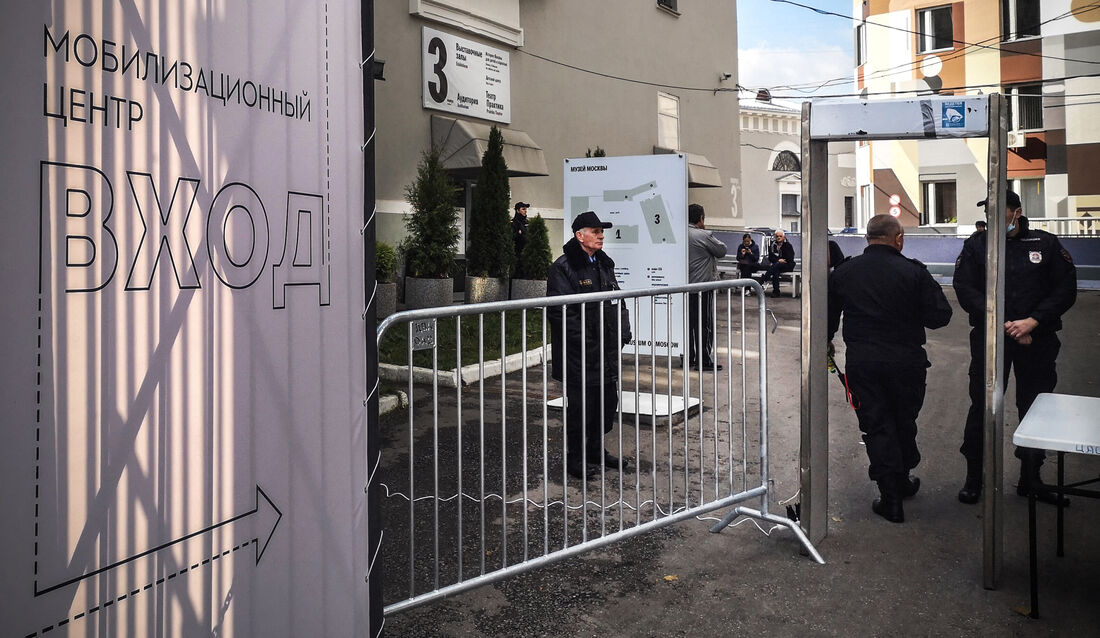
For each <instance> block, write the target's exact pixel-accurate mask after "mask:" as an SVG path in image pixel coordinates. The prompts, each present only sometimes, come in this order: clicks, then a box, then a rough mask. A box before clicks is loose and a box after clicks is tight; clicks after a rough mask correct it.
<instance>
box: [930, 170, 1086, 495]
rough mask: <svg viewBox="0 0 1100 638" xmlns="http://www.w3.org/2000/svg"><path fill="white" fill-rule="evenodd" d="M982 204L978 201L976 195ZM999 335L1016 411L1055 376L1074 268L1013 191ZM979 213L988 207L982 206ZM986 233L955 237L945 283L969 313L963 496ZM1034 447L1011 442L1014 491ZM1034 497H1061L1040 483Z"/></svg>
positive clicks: (1034, 472)
mask: <svg viewBox="0 0 1100 638" xmlns="http://www.w3.org/2000/svg"><path fill="white" fill-rule="evenodd" d="M978 205H979V206H985V205H986V202H985V201H984V200H983V201H980V202H978ZM1005 208H1006V210H1005V227H1006V228H1007V230H1008V236H1007V238H1006V240H1005V252H1004V260H1005V325H1004V327H1005V334H1006V335H1007V337H1008V338H1007V339H1005V346H1004V368H1005V374H1004V382H1005V385H1007V384H1008V372H1009V369H1012V370H1015V375H1016V408H1017V410H1018V411H1019V413H1020V418H1021V419H1022V418H1023V417H1024V415H1025V414H1027V410H1028V408H1030V407H1031V404H1032V402H1033V401H1035V397H1036V396H1038V394H1039V393H1040V392H1052V391H1053V390H1054V386H1055V384H1056V383H1057V382H1058V374H1057V371H1056V369H1055V361H1056V360H1057V358H1058V350H1059V348H1060V347H1061V342H1060V341H1059V340H1058V331H1059V330H1061V328H1062V315H1063V314H1065V312H1066V311H1067V310H1069V309H1070V307H1071V306H1072V305H1073V303H1074V302H1075V301H1076V300H1077V269H1076V267H1075V266H1074V265H1073V258H1071V257H1070V255H1069V253H1068V252H1066V250H1065V249H1064V248H1062V244H1061V243H1060V242H1059V241H1058V238H1057V237H1055V236H1054V235H1052V234H1050V233H1048V232H1045V231H1042V230H1032V229H1030V228H1028V224H1027V218H1026V217H1023V216H1022V212H1023V210H1022V207H1021V205H1020V196H1019V195H1017V194H1016V193H1014V192H1012V191H1008V192H1007V193H1006V194H1005ZM986 214H987V215H988V214H989V211H988V209H987V210H986ZM988 236H989V233H987V232H986V233H976V234H974V235H972V236H970V237H969V238H968V239H967V240H966V242H965V243H964V244H963V249H962V252H961V253H960V254H959V258H958V259H957V260H956V261H955V277H954V281H953V284H952V285H953V286H954V288H955V294H956V295H957V296H958V298H959V305H960V306H962V309H963V310H965V311H966V313H967V314H968V315H970V326H971V328H970V411H969V413H968V414H967V415H966V428H965V430H964V431H963V443H962V447H961V448H959V451H960V452H962V455H963V456H964V457H965V458H966V482H965V483H964V484H963V487H962V489H961V490H959V500H960V501H962V502H963V503H969V504H973V503H977V502H978V501H979V500H980V499H981V496H982V449H983V438H984V436H983V435H984V431H983V426H982V421H983V412H984V409H985V408H984V406H985V324H984V321H985V296H986V290H985V254H986V241H987V238H988ZM1044 456H1045V454H1044V452H1043V451H1042V450H1035V449H1031V448H1016V457H1017V458H1019V459H1020V482H1019V483H1018V484H1017V486H1016V492H1017V494H1020V495H1021V496H1026V495H1027V493H1028V490H1029V489H1030V484H1031V482H1032V481H1039V468H1040V466H1042V464H1043V457H1044ZM1038 498H1039V500H1040V501H1043V502H1045V503H1057V502H1058V499H1059V498H1062V499H1063V503H1068V499H1065V497H1059V496H1058V495H1057V494H1055V493H1053V492H1049V491H1046V490H1043V491H1041V492H1039V495H1038Z"/></svg>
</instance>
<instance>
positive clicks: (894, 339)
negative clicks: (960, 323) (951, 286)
mask: <svg viewBox="0 0 1100 638" xmlns="http://www.w3.org/2000/svg"><path fill="white" fill-rule="evenodd" d="M842 311H843V314H844V343H845V345H846V346H847V350H846V352H845V361H846V362H847V363H848V364H852V363H863V362H895V363H899V364H906V363H908V364H923V365H928V356H927V354H926V353H925V352H924V339H925V335H924V329H925V328H932V329H935V328H940V327H943V326H946V325H947V323H948V322H949V321H951V304H949V303H948V302H947V297H945V296H944V294H943V290H942V289H941V288H940V285H939V284H938V283H936V280H935V279H933V278H932V275H931V274H930V273H929V272H928V269H927V268H925V266H924V264H922V263H921V262H919V261H917V260H916V259H908V258H906V257H905V256H904V255H902V254H901V253H900V252H898V250H897V249H896V248H894V247H893V246H886V245H883V244H871V245H869V246H867V248H865V249H864V251H863V254H862V255H858V256H856V257H852V258H851V259H847V260H845V261H843V262H842V263H840V264H839V265H838V266H837V267H836V268H835V269H833V272H832V273H831V274H830V275H829V339H830V340H831V339H832V338H833V335H835V334H836V331H837V329H838V328H839V326H840V315H841V312H842Z"/></svg>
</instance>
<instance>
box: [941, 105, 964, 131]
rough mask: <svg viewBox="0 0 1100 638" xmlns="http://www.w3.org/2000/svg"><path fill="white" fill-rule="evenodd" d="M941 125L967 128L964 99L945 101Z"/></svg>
mask: <svg viewBox="0 0 1100 638" xmlns="http://www.w3.org/2000/svg"><path fill="white" fill-rule="evenodd" d="M940 127H941V128H965V127H966V104H965V103H964V102H962V101H952V102H944V103H943V119H942V120H941V121H940Z"/></svg>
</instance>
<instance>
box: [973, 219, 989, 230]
mask: <svg viewBox="0 0 1100 638" xmlns="http://www.w3.org/2000/svg"><path fill="white" fill-rule="evenodd" d="M988 229H989V224H987V223H985V222H984V221H982V220H978V222H977V223H976V224H974V232H975V233H984V232H985V231H986V230H988Z"/></svg>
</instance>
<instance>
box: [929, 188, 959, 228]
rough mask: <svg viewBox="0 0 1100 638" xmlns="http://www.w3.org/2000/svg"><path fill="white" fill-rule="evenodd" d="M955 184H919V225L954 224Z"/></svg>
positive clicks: (956, 218) (955, 217)
mask: <svg viewBox="0 0 1100 638" xmlns="http://www.w3.org/2000/svg"><path fill="white" fill-rule="evenodd" d="M955 205H956V203H955V182H921V220H920V222H921V224H922V225H926V224H954V223H956V222H957V221H958V217H957V215H956V213H955V210H956V208H955Z"/></svg>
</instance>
